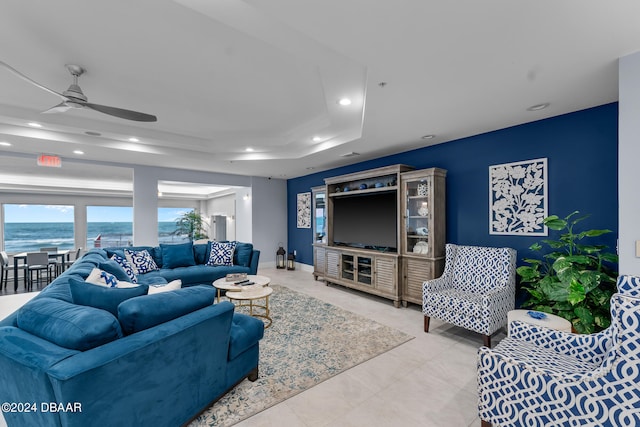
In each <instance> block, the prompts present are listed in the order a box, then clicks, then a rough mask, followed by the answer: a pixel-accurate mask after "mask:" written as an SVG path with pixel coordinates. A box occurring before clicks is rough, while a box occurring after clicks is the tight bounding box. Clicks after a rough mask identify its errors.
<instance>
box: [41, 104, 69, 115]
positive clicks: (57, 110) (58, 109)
mask: <svg viewBox="0 0 640 427" xmlns="http://www.w3.org/2000/svg"><path fill="white" fill-rule="evenodd" d="M70 108H71V107H70V106H68V105H67V103H66V102H61V103H60V104H58V105H56V106H54V107H51V108H49V109H48V110H46V111H43V112H42V114H50V113H64V112H65V111H67V110H69V109H70Z"/></svg>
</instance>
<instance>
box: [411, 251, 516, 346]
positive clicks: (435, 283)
mask: <svg viewBox="0 0 640 427" xmlns="http://www.w3.org/2000/svg"><path fill="white" fill-rule="evenodd" d="M515 288H516V251H515V249H511V248H489V247H482V246H460V245H453V244H447V245H446V259H445V266H444V272H443V273H442V276H441V277H439V278H438V279H434V280H427V281H426V282H424V284H423V285H422V313H423V314H424V331H425V332H429V320H430V319H431V317H435V318H437V319H440V320H442V321H444V322H447V323H451V324H453V325H456V326H459V327H462V328H465V329H469V330H471V331H474V332H478V333H480V334H482V335H483V336H484V344H485V346H487V347H491V335H492V334H493V333H494V332H496V331H497V330H498V329H500V328H501V327H503V326H506V325H507V312H509V311H510V310H513V309H514V306H515Z"/></svg>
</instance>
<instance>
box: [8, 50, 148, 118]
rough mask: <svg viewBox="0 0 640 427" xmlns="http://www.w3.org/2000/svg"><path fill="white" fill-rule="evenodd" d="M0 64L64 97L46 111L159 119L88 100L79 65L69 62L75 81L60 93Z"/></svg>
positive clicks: (12, 70) (11, 69) (33, 83)
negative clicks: (85, 110) (82, 110)
mask: <svg viewBox="0 0 640 427" xmlns="http://www.w3.org/2000/svg"><path fill="white" fill-rule="evenodd" d="M0 65H2V66H3V67H5V68H6V69H8V70H9V71H11V72H12V73H14V74H15V75H17V76H18V77H20V78H22V79H24V80H26V81H28V82H29V83H31V84H32V85H34V86H37V87H39V88H40V89H42V90H45V91H47V92H49V93H52V94H54V95H57V96H59V97H60V98H62V102H61V103H60V104H58V105H56V106H54V107H52V108H50V109H48V110H46V111H44V113H61V112H64V111H67V110H68V109H70V108H89V109H90V110H95V111H99V112H101V113H104V114H109V115H110V116H115V117H119V118H121V119H127V120H135V121H138V122H155V121H157V120H158V119H157V118H156V116H153V115H151V114H145V113H140V112H138V111H131V110H125V109H123V108H116V107H108V106H106V105H100V104H94V103H92V102H88V99H87V97H86V96H85V94H84V93H82V89H80V86H78V77H80V76H81V75H82V74H83V73H84V72H85V69H84V68H82V67H81V66H79V65H74V64H67V65H66V67H67V69H68V70H69V72H70V73H71V75H72V76H73V83H72V84H71V86H69V89H67V90H65V91H64V92H62V93H58V92H56V91H55V90H51V89H49V88H48V87H46V86H43V85H41V84H40V83H38V82H36V81H35V80H31V79H30V78H29V77H27V76H25V75H24V74H22V73H21V72H20V71H18V70H16V69H15V68H13V67H12V66H10V65H9V64H6V63H4V62H2V61H0Z"/></svg>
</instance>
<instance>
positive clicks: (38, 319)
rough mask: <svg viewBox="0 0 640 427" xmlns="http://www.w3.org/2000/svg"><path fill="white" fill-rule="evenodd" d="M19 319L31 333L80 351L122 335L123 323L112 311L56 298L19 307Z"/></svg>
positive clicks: (44, 298) (43, 298)
mask: <svg viewBox="0 0 640 427" xmlns="http://www.w3.org/2000/svg"><path fill="white" fill-rule="evenodd" d="M105 289H107V288H105ZM16 321H17V324H18V327H19V328H20V329H22V330H24V331H27V332H29V333H30V334H33V335H35V336H37V337H39V338H42V339H44V340H47V341H50V342H52V343H54V344H56V345H59V346H60V347H64V348H70V349H73V350H79V351H85V350H89V349H91V348H94V347H98V346H100V345H103V344H106V343H108V342H111V341H114V340H116V339H118V338H121V337H122V329H121V328H120V323H118V319H116V318H115V317H114V316H113V315H112V314H110V313H108V312H106V311H104V310H99V309H97V308H93V307H84V306H81V305H76V304H72V303H70V302H66V301H62V300H59V299H55V298H48V297H39V298H36V299H33V300H31V301H29V302H28V303H26V304H25V305H24V306H22V308H20V310H18V315H17V319H16Z"/></svg>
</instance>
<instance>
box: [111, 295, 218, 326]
mask: <svg viewBox="0 0 640 427" xmlns="http://www.w3.org/2000/svg"><path fill="white" fill-rule="evenodd" d="M215 296H216V290H215V288H214V287H212V286H192V287H189V288H182V289H178V290H175V291H169V292H161V293H158V294H152V295H148V296H145V297H140V298H131V299H129V300H127V301H124V302H123V303H122V304H120V306H119V307H118V320H119V321H120V325H121V326H122V330H123V331H124V333H125V335H129V334H133V333H135V332H139V331H143V330H145V329H148V328H151V327H153V326H156V325H159V324H161V323H165V322H168V321H170V320H173V319H177V318H178V317H180V316H184V315H185V314H188V313H191V312H192V311H196V310H200V309H201V308H204V307H207V306H210V305H212V304H213V300H214V298H215Z"/></svg>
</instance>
